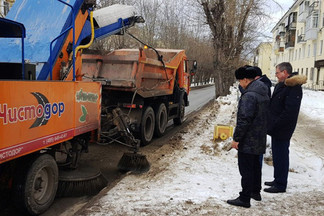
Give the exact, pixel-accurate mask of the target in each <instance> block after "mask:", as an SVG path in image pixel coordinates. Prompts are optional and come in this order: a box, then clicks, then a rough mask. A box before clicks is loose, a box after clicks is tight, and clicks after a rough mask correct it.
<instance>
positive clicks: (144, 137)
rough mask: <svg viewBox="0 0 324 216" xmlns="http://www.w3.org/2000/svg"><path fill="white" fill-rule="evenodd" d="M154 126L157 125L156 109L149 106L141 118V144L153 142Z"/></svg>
mask: <svg viewBox="0 0 324 216" xmlns="http://www.w3.org/2000/svg"><path fill="white" fill-rule="evenodd" d="M154 127H155V115H154V110H153V108H152V107H150V106H148V107H147V108H146V109H145V111H144V113H143V115H142V120H141V131H140V135H141V145H142V146H145V145H147V144H148V143H149V142H151V140H152V138H153V134H154Z"/></svg>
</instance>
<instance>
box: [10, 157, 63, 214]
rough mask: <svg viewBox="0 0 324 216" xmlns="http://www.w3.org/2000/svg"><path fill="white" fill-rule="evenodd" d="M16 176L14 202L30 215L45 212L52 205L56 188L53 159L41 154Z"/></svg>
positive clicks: (55, 171)
mask: <svg viewBox="0 0 324 216" xmlns="http://www.w3.org/2000/svg"><path fill="white" fill-rule="evenodd" d="M25 168H27V169H26V170H25V171H23V170H21V172H20V174H18V176H17V177H18V179H17V182H16V183H15V185H14V201H15V202H16V205H18V207H19V208H22V210H23V211H27V212H28V213H29V214H31V215H39V214H41V213H43V212H45V211H46V210H47V209H48V208H49V207H50V206H51V205H52V203H53V201H54V198H55V195H56V190H57V186H58V167H57V164H56V162H55V160H54V158H53V157H52V156H51V155H49V154H43V155H41V156H39V157H37V158H35V159H33V161H31V163H29V165H27V167H25Z"/></svg>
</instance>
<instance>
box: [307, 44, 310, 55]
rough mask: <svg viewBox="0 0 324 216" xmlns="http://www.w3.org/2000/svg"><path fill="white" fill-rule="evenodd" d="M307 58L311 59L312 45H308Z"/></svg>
mask: <svg viewBox="0 0 324 216" xmlns="http://www.w3.org/2000/svg"><path fill="white" fill-rule="evenodd" d="M307 57H310V44H308V51H307Z"/></svg>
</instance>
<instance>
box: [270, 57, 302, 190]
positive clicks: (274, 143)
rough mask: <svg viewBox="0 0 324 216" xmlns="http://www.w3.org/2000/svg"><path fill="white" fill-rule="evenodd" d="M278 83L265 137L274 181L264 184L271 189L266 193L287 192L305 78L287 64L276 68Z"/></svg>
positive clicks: (273, 95)
mask: <svg viewBox="0 0 324 216" xmlns="http://www.w3.org/2000/svg"><path fill="white" fill-rule="evenodd" d="M276 77H277V79H278V83H277V84H276V86H275V89H274V91H273V94H272V97H271V100H270V112H269V124H268V134H269V135H270V136H271V147H272V159H273V168H274V180H273V181H271V182H265V185H267V186H270V188H265V189H264V191H265V192H268V193H283V192H286V188H287V179H288V171H289V145H290V138H291V136H292V134H293V132H294V130H295V128H296V124H297V119H298V114H299V109H300V104H301V100H302V97H303V91H302V87H301V85H302V84H305V83H306V77H305V76H302V75H298V74H297V73H292V66H291V64H290V63H289V62H283V63H280V64H278V65H277V66H276Z"/></svg>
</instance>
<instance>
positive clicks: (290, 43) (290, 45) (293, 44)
mask: <svg viewBox="0 0 324 216" xmlns="http://www.w3.org/2000/svg"><path fill="white" fill-rule="evenodd" d="M294 47H295V42H294V41H288V42H286V43H285V49H290V48H294Z"/></svg>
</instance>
